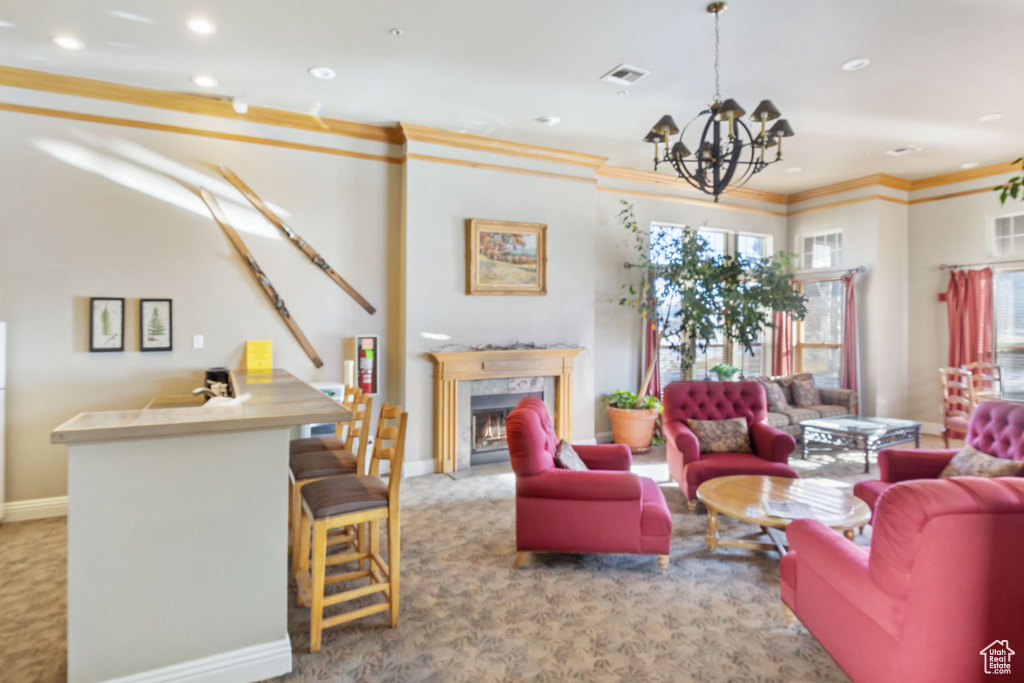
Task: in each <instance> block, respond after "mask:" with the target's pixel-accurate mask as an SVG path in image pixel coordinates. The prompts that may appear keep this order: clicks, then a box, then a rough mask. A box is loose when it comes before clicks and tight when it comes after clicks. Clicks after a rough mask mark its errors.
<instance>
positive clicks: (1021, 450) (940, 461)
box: [853, 401, 1024, 509]
mask: <svg viewBox="0 0 1024 683" xmlns="http://www.w3.org/2000/svg"><path fill="white" fill-rule="evenodd" d="M965 443H966V444H967V445H968V446H974V447H975V448H977V449H978V450H979V451H981V452H982V453H988V454H989V455H994V456H996V457H997V458H1007V459H1010V460H1024V405H1022V404H1020V403H1010V402H1009V401H982V402H981V403H979V404H978V406H977V407H976V408H975V409H974V412H973V413H971V419H970V423H969V424H968V425H967V439H966V440H965ZM956 452H957V449H940V450H927V449H918V448H915V449H909V448H888V449H885V450H883V451H881V452H879V454H878V472H879V475H880V476H881V479H869V480H867V481H862V482H858V483H857V484H856V485H855V486H854V487H853V493H854V494H855V495H856V496H857V497H858V498H860V499H861V500H863V501H864V502H865V503H867V504H868V505H869V506H871V508H872V509H874V507H875V504H876V503H877V502H878V499H879V497H880V496H881V495H882V493H883V492H885V490H886V489H888V488H889V487H891V486H892V485H893V484H896V483H898V482H901V481H908V480H911V479H935V478H937V477H938V476H939V473H940V472H942V470H943V469H945V467H946V465H948V464H949V461H950V460H951V459H952V458H953V456H954V455H956Z"/></svg>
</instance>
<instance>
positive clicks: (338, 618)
mask: <svg viewBox="0 0 1024 683" xmlns="http://www.w3.org/2000/svg"><path fill="white" fill-rule="evenodd" d="M408 417H409V414H408V413H405V412H402V409H401V407H400V406H390V405H388V404H386V403H385V404H384V405H382V406H381V409H380V419H379V422H378V425H377V436H376V439H375V441H374V446H373V454H372V456H371V458H370V474H369V475H363V474H356V475H352V476H345V477H329V478H326V479H321V480H320V481H314V482H311V483H308V484H306V485H305V486H304V487H303V488H302V492H301V495H302V511H301V514H300V517H301V520H300V525H299V527H300V528H299V538H300V550H299V553H298V563H297V567H296V569H295V583H296V584H297V586H298V589H299V590H298V600H299V604H300V605H303V606H305V605H309V606H310V609H311V615H310V646H309V647H310V651H311V652H317V651H319V650H320V645H321V642H322V638H323V631H324V629H327V628H330V627H332V626H337V625H338V624H343V623H345V622H348V621H352V620H354V619H359V618H362V617H365V616H369V615H371V614H377V613H378V612H386V611H389V610H390V612H391V626H392V627H395V626H397V625H398V593H399V564H400V563H399V557H400V541H399V538H400V531H399V512H398V490H399V486H400V485H401V481H402V459H403V457H404V451H405V428H406V422H407V421H408ZM385 444H387V445H385ZM384 460H387V461H388V462H389V472H388V480H387V483H385V482H384V481H383V480H382V479H381V478H380V467H381V463H382V461H384ZM384 519H386V520H387V523H388V530H387V534H388V538H387V542H388V547H387V560H386V561H385V560H384V558H383V557H382V556H381V553H380V521H381V520H384ZM352 526H355V527H364V526H369V530H368V532H366V533H360V534H359V537H358V541H357V542H356V543H355V549H354V550H348V551H345V552H340V553H335V554H333V555H328V554H327V546H328V535H329V533H330V532H331V531H332V530H336V529H346V528H348V527H352ZM311 546H312V548H311ZM311 551H312V552H311ZM348 563H355V565H356V566H355V568H354V570H353V569H352V568H351V567H348V568H343V570H342V571H341V572H340V573H335V574H331V575H328V574H327V567H328V566H331V567H333V566H335V565H342V564H348ZM345 569H348V571H345ZM362 579H369V583H368V584H366V585H362V586H359V587H356V588H350V589H348V590H345V591H343V592H340V593H332V594H330V595H326V594H325V588H326V586H327V584H331V583H341V582H349V581H358V580H362ZM376 594H381V595H382V596H383V598H384V602H378V603H375V604H371V605H369V606H366V607H361V608H358V609H352V610H348V611H342V612H339V613H337V614H335V615H333V616H330V617H325V616H324V610H325V608H327V607H331V606H334V605H339V604H341V603H344V602H348V601H351V600H355V599H357V598H363V597H366V596H370V595H376Z"/></svg>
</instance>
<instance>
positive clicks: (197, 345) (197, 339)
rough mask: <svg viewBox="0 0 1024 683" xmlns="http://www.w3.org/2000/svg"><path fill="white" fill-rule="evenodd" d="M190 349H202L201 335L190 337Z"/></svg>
mask: <svg viewBox="0 0 1024 683" xmlns="http://www.w3.org/2000/svg"><path fill="white" fill-rule="evenodd" d="M192 348H193V349H201V348H203V335H201V334H193V335H192Z"/></svg>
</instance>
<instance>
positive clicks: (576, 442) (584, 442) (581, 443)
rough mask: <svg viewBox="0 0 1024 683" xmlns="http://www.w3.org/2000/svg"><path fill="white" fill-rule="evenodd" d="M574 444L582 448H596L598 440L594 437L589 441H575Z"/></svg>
mask: <svg viewBox="0 0 1024 683" xmlns="http://www.w3.org/2000/svg"><path fill="white" fill-rule="evenodd" d="M572 442H573V443H574V444H578V445H580V446H594V445H596V444H597V438H596V437H593V436H592V437H590V438H589V439H573V440H572Z"/></svg>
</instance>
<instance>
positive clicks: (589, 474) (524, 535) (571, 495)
mask: <svg viewBox="0 0 1024 683" xmlns="http://www.w3.org/2000/svg"><path fill="white" fill-rule="evenodd" d="M505 426H506V430H507V434H508V446H509V452H510V454H511V457H512V469H513V470H514V471H515V473H516V550H517V555H516V566H517V567H518V566H520V565H521V564H522V562H523V560H524V559H525V557H526V554H527V553H529V552H532V551H537V552H563V553H633V554H640V555H648V554H650V555H659V556H660V557H659V561H660V564H661V569H662V571H665V569H666V568H667V566H668V553H669V543H670V541H671V539H672V516H671V514H670V513H669V510H668V505H667V504H666V503H665V496H664V495H663V494H662V492H661V489H659V488H658V485H657V484H656V483H655V482H654V480H653V479H648V478H646V477H639V476H637V475H635V474H633V473H632V472H630V471H629V468H630V466H631V465H632V462H633V457H632V454H631V453H630V451H629V447H628V446H624V445H620V444H606V445H599V446H597V445H595V446H573V448H574V449H575V450H576V452H577V453H578V454H579V456H580V459H581V460H583V462H584V463H586V465H587V467H589V468H591V469H590V470H589V471H586V472H576V471H572V470H566V469H561V468H559V467H556V466H555V460H554V456H555V451H556V449H557V447H558V442H559V439H558V437H557V436H556V435H555V430H554V428H553V427H552V426H551V418H550V417H549V416H548V411H547V408H546V407H545V406H544V402H543V401H541V400H540V399H537V398H524V399H523V400H522V401H520V402H519V405H518V406H516V409H515V410H513V411H512V412H511V413H509V416H508V418H507V420H506V422H505Z"/></svg>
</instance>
